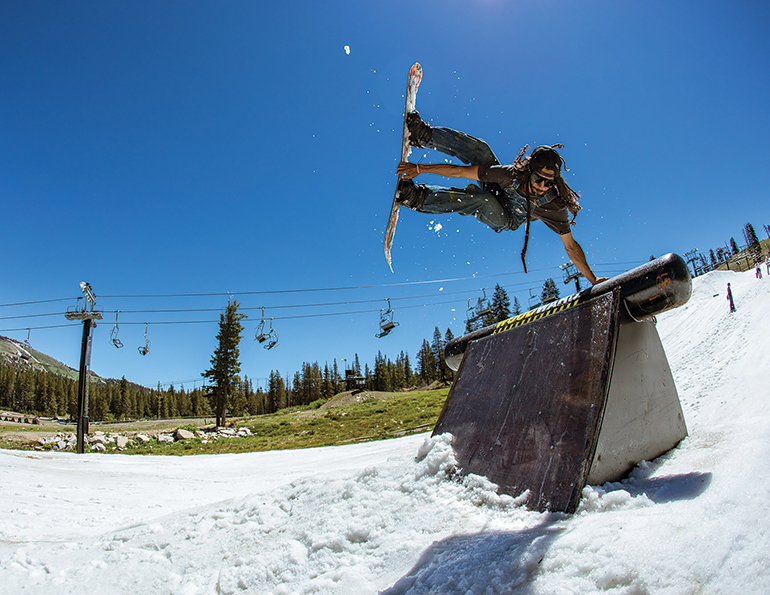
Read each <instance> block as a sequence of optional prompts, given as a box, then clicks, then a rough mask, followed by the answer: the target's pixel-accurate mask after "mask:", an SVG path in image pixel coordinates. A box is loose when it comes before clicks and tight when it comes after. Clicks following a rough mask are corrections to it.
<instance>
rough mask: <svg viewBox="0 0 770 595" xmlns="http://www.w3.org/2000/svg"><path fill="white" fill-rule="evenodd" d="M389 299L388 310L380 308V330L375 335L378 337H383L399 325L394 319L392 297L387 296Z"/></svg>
mask: <svg viewBox="0 0 770 595" xmlns="http://www.w3.org/2000/svg"><path fill="white" fill-rule="evenodd" d="M387 301H388V308H387V310H380V332H379V333H377V334H376V335H375V337H377V338H378V339H381V338H382V337H384V336H385V335H387V334H388V333H390V331H392V330H393V329H394V328H396V327H397V326H398V323H397V322H394V321H393V309H392V308H391V307H390V298H387Z"/></svg>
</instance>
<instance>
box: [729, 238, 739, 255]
mask: <svg viewBox="0 0 770 595" xmlns="http://www.w3.org/2000/svg"><path fill="white" fill-rule="evenodd" d="M730 249H731V250H732V251H733V256H735V255H736V254H738V252H740V250H738V244H737V243H736V241H735V238H730Z"/></svg>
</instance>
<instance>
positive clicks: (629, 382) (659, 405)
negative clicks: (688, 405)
mask: <svg viewBox="0 0 770 595" xmlns="http://www.w3.org/2000/svg"><path fill="white" fill-rule="evenodd" d="M685 436H687V426H686V425H685V421H684V415H683V414H682V407H681V405H680V403H679V395H678V394H677V391H676V385H675V384H674V378H673V376H672V375H671V368H670V367H669V365H668V360H667V358H666V353H665V351H664V349H663V344H662V343H661V342H660V337H659V335H658V331H657V329H656V328H655V324H654V322H652V321H650V320H647V321H644V322H628V323H624V324H622V325H621V327H620V332H619V335H618V343H617V347H616V349H615V365H614V366H613V372H612V379H611V381H610V390H609V394H608V396H607V403H606V405H605V410H604V419H603V422H602V427H601V432H600V433H599V442H598V445H597V448H596V453H595V455H594V459H593V463H592V465H591V471H590V473H589V476H588V483H590V484H592V485H598V484H602V483H605V482H607V481H617V480H618V479H621V478H622V477H623V476H624V475H626V473H628V471H630V470H631V469H632V468H633V467H634V466H635V465H636V464H637V463H639V462H640V461H649V460H652V459H654V458H656V457H658V456H660V455H662V454H663V453H665V452H667V451H668V450H670V449H672V448H673V447H674V446H676V445H677V444H678V443H679V442H680V441H681V440H682V439H683V438H684V437H685Z"/></svg>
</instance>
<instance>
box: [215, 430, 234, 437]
mask: <svg viewBox="0 0 770 595" xmlns="http://www.w3.org/2000/svg"><path fill="white" fill-rule="evenodd" d="M217 433H218V434H219V435H220V436H235V430H233V429H232V428H219V430H217Z"/></svg>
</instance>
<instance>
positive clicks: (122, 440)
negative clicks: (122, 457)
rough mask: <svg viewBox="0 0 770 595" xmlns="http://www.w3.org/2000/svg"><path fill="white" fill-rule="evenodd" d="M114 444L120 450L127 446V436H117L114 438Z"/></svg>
mask: <svg viewBox="0 0 770 595" xmlns="http://www.w3.org/2000/svg"><path fill="white" fill-rule="evenodd" d="M115 446H117V447H118V448H119V449H120V450H123V449H124V448H126V446H128V438H126V437H125V436H117V437H116V438H115Z"/></svg>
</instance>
